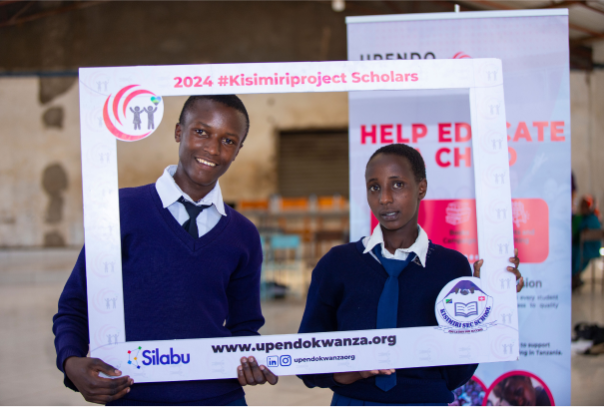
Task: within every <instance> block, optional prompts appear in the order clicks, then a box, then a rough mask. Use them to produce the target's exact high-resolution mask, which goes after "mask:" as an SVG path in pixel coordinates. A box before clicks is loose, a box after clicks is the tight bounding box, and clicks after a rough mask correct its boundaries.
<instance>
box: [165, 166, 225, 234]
mask: <svg viewBox="0 0 604 407" xmlns="http://www.w3.org/2000/svg"><path fill="white" fill-rule="evenodd" d="M176 168H177V167H176V165H169V166H168V167H166V169H165V170H164V173H163V174H162V175H161V177H159V178H158V179H157V182H156V183H155V188H156V189H157V193H158V194H159V198H160V199H161V202H162V205H163V207H164V208H168V210H169V211H170V213H171V214H172V216H174V219H176V221H177V222H178V223H180V224H181V225H183V224H184V223H185V222H186V221H187V220H189V214H188V213H187V210H186V209H185V206H184V205H183V204H181V203H180V202H178V199H179V198H180V197H181V196H182V197H184V198H185V200H187V201H189V202H191V203H193V204H195V205H197V206H200V205H211V206H210V207H209V208H206V209H204V210H203V211H202V212H201V213H200V214H199V216H197V230H198V231H199V237H201V236H203V235H205V234H206V233H208V232H209V231H210V230H212V229H213V228H214V226H216V225H217V224H218V222H219V221H220V217H221V216H227V214H226V212H225V210H224V201H223V200H222V191H221V190H220V185H219V184H218V182H216V186H214V188H213V189H212V190H211V191H210V192H209V193H208V194H207V195H206V196H204V197H203V198H202V199H201V201H199V202H195V201H193V199H191V197H190V196H189V195H187V194H186V193H184V192H183V191H182V189H180V187H179V186H178V184H177V183H176V181H174V174H175V173H176Z"/></svg>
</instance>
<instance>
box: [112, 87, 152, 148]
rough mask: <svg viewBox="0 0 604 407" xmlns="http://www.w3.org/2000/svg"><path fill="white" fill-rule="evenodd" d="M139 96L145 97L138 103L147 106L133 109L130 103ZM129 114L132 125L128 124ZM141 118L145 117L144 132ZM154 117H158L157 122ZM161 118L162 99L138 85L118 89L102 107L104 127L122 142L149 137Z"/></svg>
mask: <svg viewBox="0 0 604 407" xmlns="http://www.w3.org/2000/svg"><path fill="white" fill-rule="evenodd" d="M141 96H146V97H145V98H143V99H142V100H140V102H142V103H145V104H148V107H147V106H143V108H142V109H141V108H140V106H135V107H134V109H133V108H132V107H131V106H130V103H131V102H132V101H133V100H134V99H136V98H138V97H141ZM129 112H132V118H133V121H132V123H130V118H128V117H127V116H128V115H129ZM156 112H157V115H156V114H155V113H156ZM144 113H147V114H146V115H145V114H144ZM143 116H146V117H147V128H146V129H145V130H143V121H144V119H143ZM155 116H158V117H157V120H155V118H154V117H155ZM162 116H163V99H162V97H161V96H158V95H156V94H155V93H154V92H152V91H150V90H148V89H144V88H141V87H140V86H139V85H128V86H125V87H123V88H122V89H120V90H119V91H118V92H117V93H116V94H115V95H109V97H107V99H106V100H105V104H104V106H103V121H104V122H105V126H106V127H107V129H108V130H109V131H110V132H111V134H113V135H114V136H115V137H116V138H118V139H119V140H122V141H138V140H142V139H144V138H145V137H147V136H149V135H150V134H151V133H153V132H154V131H155V129H156V125H159V122H160V121H161V118H162ZM156 121H157V123H156Z"/></svg>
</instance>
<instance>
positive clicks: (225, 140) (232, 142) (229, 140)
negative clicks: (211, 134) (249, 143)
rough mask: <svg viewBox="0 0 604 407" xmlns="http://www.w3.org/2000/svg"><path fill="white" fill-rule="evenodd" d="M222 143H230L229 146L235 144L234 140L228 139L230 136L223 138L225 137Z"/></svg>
mask: <svg viewBox="0 0 604 407" xmlns="http://www.w3.org/2000/svg"><path fill="white" fill-rule="evenodd" d="M224 143H225V144H228V145H230V146H232V145H234V144H235V140H232V139H230V138H225V139H224Z"/></svg>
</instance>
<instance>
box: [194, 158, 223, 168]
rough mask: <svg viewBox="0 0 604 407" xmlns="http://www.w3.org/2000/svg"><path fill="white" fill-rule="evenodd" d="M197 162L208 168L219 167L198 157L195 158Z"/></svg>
mask: <svg viewBox="0 0 604 407" xmlns="http://www.w3.org/2000/svg"><path fill="white" fill-rule="evenodd" d="M195 160H196V161H197V162H198V163H200V164H202V165H206V166H208V167H216V165H218V164H216V163H213V162H211V161H208V160H204V159H203V158H198V157H195Z"/></svg>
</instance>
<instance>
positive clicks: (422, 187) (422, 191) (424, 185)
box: [418, 178, 428, 200]
mask: <svg viewBox="0 0 604 407" xmlns="http://www.w3.org/2000/svg"><path fill="white" fill-rule="evenodd" d="M418 187H419V188H418V189H419V194H418V197H419V199H420V200H422V199H424V197H425V196H426V193H427V192H428V180H427V179H425V178H424V179H423V180H421V181H420V182H419V185H418Z"/></svg>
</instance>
